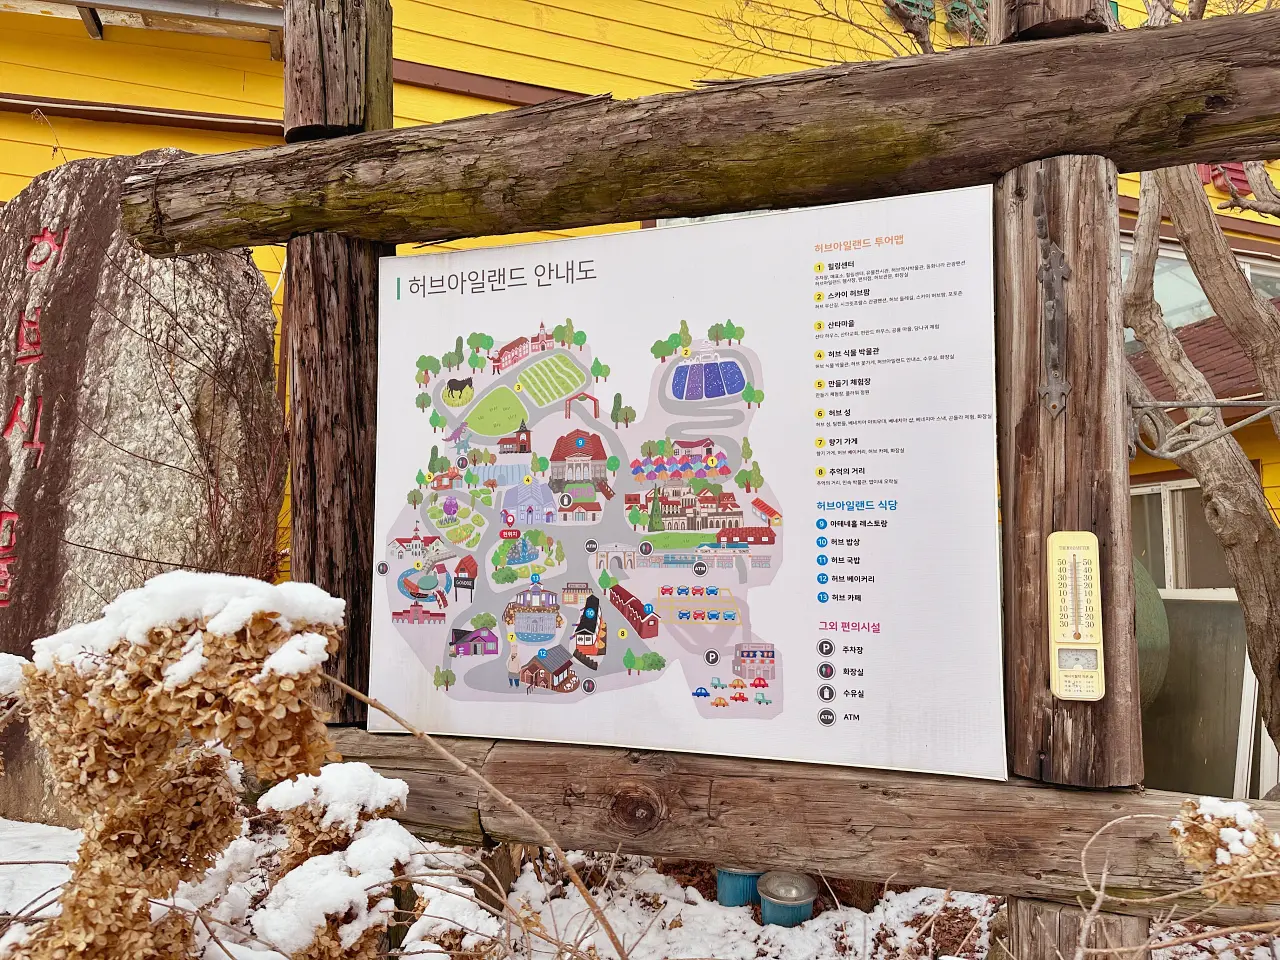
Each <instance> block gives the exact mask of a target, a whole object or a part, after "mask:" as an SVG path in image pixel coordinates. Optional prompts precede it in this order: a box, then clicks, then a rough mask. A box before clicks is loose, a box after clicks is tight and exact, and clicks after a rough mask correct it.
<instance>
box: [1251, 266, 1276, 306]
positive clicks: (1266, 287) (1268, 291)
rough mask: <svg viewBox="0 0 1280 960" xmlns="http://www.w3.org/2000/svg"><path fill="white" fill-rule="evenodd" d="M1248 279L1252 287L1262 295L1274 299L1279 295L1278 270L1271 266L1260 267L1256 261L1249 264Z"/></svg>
mask: <svg viewBox="0 0 1280 960" xmlns="http://www.w3.org/2000/svg"><path fill="white" fill-rule="evenodd" d="M1249 280H1250V282H1252V283H1253V289H1255V290H1257V291H1258V292H1259V293H1260V294H1262V295H1263V296H1264V297H1269V298H1270V299H1272V300H1274V299H1276V297H1280V270H1277V269H1276V268H1275V267H1273V266H1270V265H1268V266H1265V267H1260V266H1258V265H1257V264H1256V263H1251V264H1249Z"/></svg>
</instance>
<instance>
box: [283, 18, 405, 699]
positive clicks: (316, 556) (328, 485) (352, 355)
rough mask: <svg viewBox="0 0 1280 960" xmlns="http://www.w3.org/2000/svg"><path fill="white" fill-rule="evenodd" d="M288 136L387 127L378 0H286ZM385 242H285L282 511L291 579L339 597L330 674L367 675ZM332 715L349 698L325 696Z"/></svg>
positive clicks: (327, 237) (385, 21)
mask: <svg viewBox="0 0 1280 960" xmlns="http://www.w3.org/2000/svg"><path fill="white" fill-rule="evenodd" d="M284 24H285V32H284V51H285V70H284V75H285V95H284V128H285V140H287V141H289V142H290V143H294V142H298V141H301V140H315V139H321V138H326V137H336V136H342V135H345V134H349V133H355V132H358V131H364V130H382V129H388V128H390V127H391V118H392V114H391V106H392V104H391V98H392V82H391V63H392V57H391V6H390V4H389V3H388V0H285V4H284ZM387 252H390V251H388V250H386V249H384V247H383V245H382V244H378V243H374V242H370V241H367V240H352V239H348V238H346V237H343V236H341V235H339V234H336V233H314V234H309V235H306V236H301V237H295V238H293V239H292V240H290V241H289V247H288V259H287V265H286V286H285V291H286V294H285V296H286V301H285V310H286V312H287V313H288V315H289V331H290V334H291V350H290V377H291V381H292V425H291V429H290V440H289V454H290V460H291V470H292V474H291V490H292V498H291V509H292V516H293V537H292V557H291V560H292V569H293V578H294V579H295V580H308V581H311V582H313V583H316V584H319V585H320V586H321V587H324V588H325V589H326V590H328V591H329V592H330V593H332V594H334V595H336V596H340V597H343V598H344V599H346V601H347V617H346V620H347V632H346V637H345V638H344V641H343V646H342V649H340V650H339V651H338V654H337V657H336V662H334V663H332V664H331V666H330V669H331V670H332V671H333V673H334V674H336V675H337V676H338V677H340V678H341V679H343V680H345V681H346V682H347V683H349V684H351V685H352V686H353V687H356V688H357V689H360V690H367V689H368V683H369V621H370V612H371V585H372V580H373V572H372V567H371V564H372V557H373V489H374V483H373V481H374V472H373V471H374V451H375V429H376V423H377V417H376V401H377V397H376V394H377V370H378V357H377V346H378V343H377V331H378V312H377V311H378V297H377V279H378V257H379V256H382V255H384V254H385V253H387ZM327 705H328V706H329V708H330V710H331V711H332V712H333V713H334V714H335V719H336V720H338V721H339V722H358V721H360V720H363V719H364V716H365V709H364V706H363V705H362V704H360V703H357V702H356V701H354V700H350V699H347V698H342V697H341V696H340V695H338V696H335V697H334V698H333V699H332V700H330V701H329V703H328V704H327Z"/></svg>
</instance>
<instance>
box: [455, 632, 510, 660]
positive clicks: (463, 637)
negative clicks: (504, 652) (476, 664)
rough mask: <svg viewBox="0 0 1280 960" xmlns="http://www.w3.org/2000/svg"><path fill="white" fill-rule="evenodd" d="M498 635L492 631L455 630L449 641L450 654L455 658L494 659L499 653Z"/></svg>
mask: <svg viewBox="0 0 1280 960" xmlns="http://www.w3.org/2000/svg"><path fill="white" fill-rule="evenodd" d="M498 646H499V643H498V635H497V634H496V633H494V632H493V631H492V630H488V629H483V628H482V629H480V630H465V629H462V628H460V627H454V628H453V636H452V638H451V639H450V640H449V652H450V653H451V654H453V655H454V656H455V657H480V656H485V657H492V656H496V655H497V653H498Z"/></svg>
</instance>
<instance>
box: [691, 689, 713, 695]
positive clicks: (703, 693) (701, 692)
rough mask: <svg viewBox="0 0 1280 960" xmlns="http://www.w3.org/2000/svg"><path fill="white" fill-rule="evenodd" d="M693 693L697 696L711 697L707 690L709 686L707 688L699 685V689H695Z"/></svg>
mask: <svg viewBox="0 0 1280 960" xmlns="http://www.w3.org/2000/svg"><path fill="white" fill-rule="evenodd" d="M693 695H694V696H695V697H709V696H711V694H710V693H708V692H707V688H706V687H698V689H696V690H694V691H693Z"/></svg>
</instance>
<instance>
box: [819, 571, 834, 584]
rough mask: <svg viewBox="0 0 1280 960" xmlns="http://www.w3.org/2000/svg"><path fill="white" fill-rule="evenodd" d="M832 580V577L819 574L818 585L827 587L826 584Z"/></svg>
mask: <svg viewBox="0 0 1280 960" xmlns="http://www.w3.org/2000/svg"><path fill="white" fill-rule="evenodd" d="M830 579H831V578H830V577H828V576H827V575H826V574H825V573H820V574H818V583H821V584H824V585H825V584H826V582H827V581H828V580H830Z"/></svg>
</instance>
